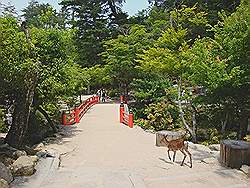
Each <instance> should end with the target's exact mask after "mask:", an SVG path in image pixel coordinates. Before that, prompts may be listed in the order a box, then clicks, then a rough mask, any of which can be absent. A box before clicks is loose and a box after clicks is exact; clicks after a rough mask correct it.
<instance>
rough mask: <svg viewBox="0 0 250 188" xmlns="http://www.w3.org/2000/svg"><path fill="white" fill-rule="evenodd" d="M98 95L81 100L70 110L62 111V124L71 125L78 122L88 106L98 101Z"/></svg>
mask: <svg viewBox="0 0 250 188" xmlns="http://www.w3.org/2000/svg"><path fill="white" fill-rule="evenodd" d="M99 101H100V97H99V96H93V97H90V98H88V99H87V100H85V101H83V102H82V104H80V105H79V106H78V107H76V108H74V109H73V110H70V111H68V112H67V111H63V113H62V124H63V125H66V126H67V125H72V124H74V123H79V122H80V120H81V119H82V117H83V115H84V114H85V113H86V112H87V111H88V109H89V108H90V107H92V106H93V105H95V104H97V103H99Z"/></svg>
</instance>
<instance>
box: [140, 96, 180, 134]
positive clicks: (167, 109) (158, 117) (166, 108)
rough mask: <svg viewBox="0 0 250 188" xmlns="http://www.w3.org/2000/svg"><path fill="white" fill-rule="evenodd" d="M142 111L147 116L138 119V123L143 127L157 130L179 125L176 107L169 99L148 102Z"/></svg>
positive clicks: (169, 128) (170, 128)
mask: <svg viewBox="0 0 250 188" xmlns="http://www.w3.org/2000/svg"><path fill="white" fill-rule="evenodd" d="M144 113H145V115H146V116H147V118H146V119H144V120H140V123H139V125H141V126H142V127H143V128H144V129H151V130H155V131H159V130H173V129H177V128H180V127H181V126H180V119H179V112H178V108H177V106H176V104H175V103H172V102H170V101H162V102H158V103H153V104H150V105H149V106H148V107H147V108H146V109H145V112H144Z"/></svg>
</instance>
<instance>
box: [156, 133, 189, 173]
mask: <svg viewBox="0 0 250 188" xmlns="http://www.w3.org/2000/svg"><path fill="white" fill-rule="evenodd" d="M160 142H161V143H165V144H166V146H167V148H168V151H167V152H168V158H169V160H170V161H171V157H170V151H173V152H174V155H173V162H174V161H175V155H176V151H178V150H179V151H181V152H182V153H183V155H184V158H183V160H182V162H181V166H183V164H184V161H185V159H186V157H187V155H189V158H190V168H192V156H191V153H190V152H189V151H188V143H187V142H185V139H184V138H183V137H182V138H178V139H175V140H169V141H168V140H167V136H164V137H163V138H162V139H161V141H160Z"/></svg>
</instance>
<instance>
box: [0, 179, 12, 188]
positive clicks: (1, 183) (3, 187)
mask: <svg viewBox="0 0 250 188" xmlns="http://www.w3.org/2000/svg"><path fill="white" fill-rule="evenodd" d="M9 187H10V186H9V184H8V182H7V181H6V180H4V179H1V178H0V188H9Z"/></svg>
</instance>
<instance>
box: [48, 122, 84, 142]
mask: <svg viewBox="0 0 250 188" xmlns="http://www.w3.org/2000/svg"><path fill="white" fill-rule="evenodd" d="M81 132H83V130H79V129H78V126H77V124H73V125H69V126H64V125H59V128H58V132H57V133H55V134H53V135H52V136H50V137H47V138H45V139H44V141H45V143H46V144H58V145H62V144H65V143H67V142H69V141H67V140H66V138H72V137H74V136H76V135H78V134H79V133H81Z"/></svg>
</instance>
